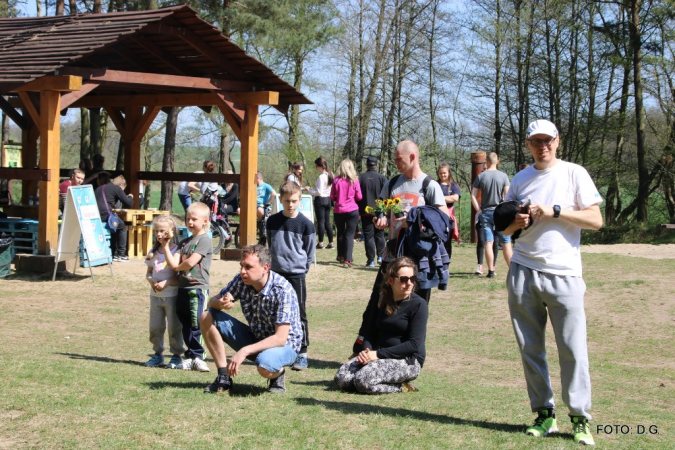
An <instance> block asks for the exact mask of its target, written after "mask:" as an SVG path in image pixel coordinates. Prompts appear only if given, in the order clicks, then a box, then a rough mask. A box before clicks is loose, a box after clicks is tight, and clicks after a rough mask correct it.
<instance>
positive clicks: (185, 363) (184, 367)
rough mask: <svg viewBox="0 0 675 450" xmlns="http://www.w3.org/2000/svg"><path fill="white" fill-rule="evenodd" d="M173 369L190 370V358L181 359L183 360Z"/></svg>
mask: <svg viewBox="0 0 675 450" xmlns="http://www.w3.org/2000/svg"><path fill="white" fill-rule="evenodd" d="M174 369H178V370H192V358H183V360H182V361H181V362H180V364H178V365H177V366H176V367H174Z"/></svg>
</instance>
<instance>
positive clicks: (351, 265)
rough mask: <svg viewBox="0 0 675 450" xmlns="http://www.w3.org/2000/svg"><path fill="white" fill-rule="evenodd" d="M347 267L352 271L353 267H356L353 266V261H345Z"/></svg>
mask: <svg viewBox="0 0 675 450" xmlns="http://www.w3.org/2000/svg"><path fill="white" fill-rule="evenodd" d="M345 265H346V266H347V269H351V268H352V267H354V264H352V262H351V261H345Z"/></svg>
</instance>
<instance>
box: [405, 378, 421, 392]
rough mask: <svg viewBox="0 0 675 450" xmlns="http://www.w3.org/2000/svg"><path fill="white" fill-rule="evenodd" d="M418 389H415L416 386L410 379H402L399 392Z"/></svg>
mask: <svg viewBox="0 0 675 450" xmlns="http://www.w3.org/2000/svg"><path fill="white" fill-rule="evenodd" d="M417 391H419V389H417V386H415V385H414V384H412V383H411V382H410V381H404V382H403V383H402V384H401V392H417Z"/></svg>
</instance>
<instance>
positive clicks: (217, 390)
mask: <svg viewBox="0 0 675 450" xmlns="http://www.w3.org/2000/svg"><path fill="white" fill-rule="evenodd" d="M230 389H232V378H230V377H229V376H228V375H218V376H217V377H216V380H215V381H214V382H213V383H211V384H209V385H208V386H206V387H205V388H204V393H205V394H223V393H225V392H227V391H229V390H230Z"/></svg>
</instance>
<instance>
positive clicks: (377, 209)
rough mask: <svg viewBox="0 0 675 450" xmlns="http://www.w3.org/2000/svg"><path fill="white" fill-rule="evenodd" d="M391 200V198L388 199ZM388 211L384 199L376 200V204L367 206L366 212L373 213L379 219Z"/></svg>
mask: <svg viewBox="0 0 675 450" xmlns="http://www.w3.org/2000/svg"><path fill="white" fill-rule="evenodd" d="M387 201H389V200H387ZM386 212H387V207H386V206H385V202H384V201H383V200H379V199H378V200H375V206H372V207H371V206H366V213H368V214H373V215H374V216H375V217H377V218H378V219H380V218H382V217H383V216H384V214H385V213H386Z"/></svg>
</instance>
